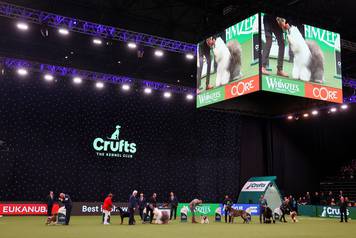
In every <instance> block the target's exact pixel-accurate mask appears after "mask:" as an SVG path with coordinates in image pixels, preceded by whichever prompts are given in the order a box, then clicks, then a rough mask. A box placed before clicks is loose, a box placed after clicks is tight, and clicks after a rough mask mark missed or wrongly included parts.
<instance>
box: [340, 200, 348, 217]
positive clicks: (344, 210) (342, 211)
mask: <svg viewBox="0 0 356 238" xmlns="http://www.w3.org/2000/svg"><path fill="white" fill-rule="evenodd" d="M340 218H341V220H340V222H344V218H345V222H347V201H346V199H345V198H344V197H343V196H341V197H340Z"/></svg>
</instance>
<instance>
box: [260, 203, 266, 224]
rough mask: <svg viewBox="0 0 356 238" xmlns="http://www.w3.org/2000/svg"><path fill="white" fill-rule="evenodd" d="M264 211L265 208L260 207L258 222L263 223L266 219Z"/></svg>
mask: <svg viewBox="0 0 356 238" xmlns="http://www.w3.org/2000/svg"><path fill="white" fill-rule="evenodd" d="M264 213H265V208H264V207H260V223H265V221H266V219H265V214H264Z"/></svg>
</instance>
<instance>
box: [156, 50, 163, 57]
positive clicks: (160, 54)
mask: <svg viewBox="0 0 356 238" xmlns="http://www.w3.org/2000/svg"><path fill="white" fill-rule="evenodd" d="M155 56H157V57H162V56H163V51H162V50H155Z"/></svg>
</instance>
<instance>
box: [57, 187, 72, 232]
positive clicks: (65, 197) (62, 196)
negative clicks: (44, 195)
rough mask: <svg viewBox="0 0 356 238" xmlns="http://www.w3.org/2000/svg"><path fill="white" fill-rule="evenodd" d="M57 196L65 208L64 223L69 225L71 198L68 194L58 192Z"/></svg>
mask: <svg viewBox="0 0 356 238" xmlns="http://www.w3.org/2000/svg"><path fill="white" fill-rule="evenodd" d="M59 198H60V199H61V200H62V202H63V204H64V207H65V209H66V223H65V225H69V221H70V214H71V213H72V200H71V199H70V196H69V195H68V194H64V193H60V194H59Z"/></svg>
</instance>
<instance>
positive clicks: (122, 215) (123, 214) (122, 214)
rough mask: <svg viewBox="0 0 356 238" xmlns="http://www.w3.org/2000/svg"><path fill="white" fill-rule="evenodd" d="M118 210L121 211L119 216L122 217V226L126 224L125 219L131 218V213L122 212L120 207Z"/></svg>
mask: <svg viewBox="0 0 356 238" xmlns="http://www.w3.org/2000/svg"><path fill="white" fill-rule="evenodd" d="M117 210H119V215H120V217H121V223H120V225H122V224H123V223H124V218H125V217H130V213H129V212H125V211H124V210H122V208H121V207H118V208H117Z"/></svg>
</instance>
